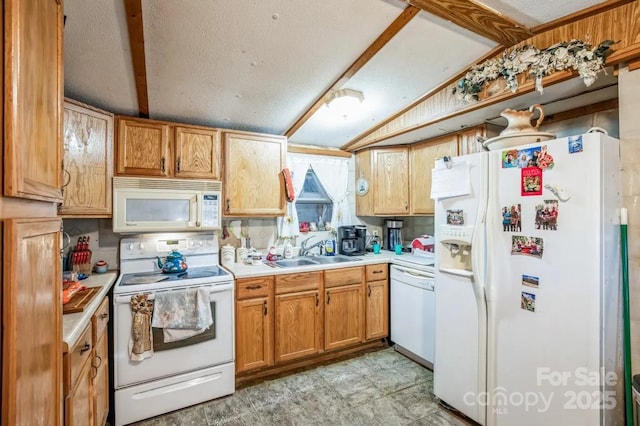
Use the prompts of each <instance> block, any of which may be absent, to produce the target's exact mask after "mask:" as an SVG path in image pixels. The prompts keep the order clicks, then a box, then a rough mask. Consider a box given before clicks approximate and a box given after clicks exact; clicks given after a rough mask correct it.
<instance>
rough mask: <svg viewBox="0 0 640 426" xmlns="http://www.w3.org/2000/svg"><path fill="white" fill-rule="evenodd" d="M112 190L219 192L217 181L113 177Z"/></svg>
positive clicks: (220, 184) (219, 186) (220, 186)
mask: <svg viewBox="0 0 640 426" xmlns="http://www.w3.org/2000/svg"><path fill="white" fill-rule="evenodd" d="M113 188H114V189H116V188H117V189H161V190H176V191H221V190H222V183H221V182H220V181H217V180H187V179H154V178H127V177H114V178H113Z"/></svg>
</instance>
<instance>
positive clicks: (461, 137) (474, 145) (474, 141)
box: [458, 125, 497, 155]
mask: <svg viewBox="0 0 640 426" xmlns="http://www.w3.org/2000/svg"><path fill="white" fill-rule="evenodd" d="M496 136H497V135H496ZM479 137H480V138H486V137H487V128H486V127H485V126H484V125H483V126H477V127H471V128H469V129H465V130H463V131H462V132H460V133H458V155H466V154H473V153H474V152H480V151H482V144H481V143H480V142H478V138H479Z"/></svg>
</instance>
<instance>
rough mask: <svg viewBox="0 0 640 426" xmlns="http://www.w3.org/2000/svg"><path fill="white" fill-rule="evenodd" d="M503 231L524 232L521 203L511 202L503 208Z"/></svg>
mask: <svg viewBox="0 0 640 426" xmlns="http://www.w3.org/2000/svg"><path fill="white" fill-rule="evenodd" d="M502 231H503V232H522V205H521V204H511V205H510V206H504V207H503V208H502Z"/></svg>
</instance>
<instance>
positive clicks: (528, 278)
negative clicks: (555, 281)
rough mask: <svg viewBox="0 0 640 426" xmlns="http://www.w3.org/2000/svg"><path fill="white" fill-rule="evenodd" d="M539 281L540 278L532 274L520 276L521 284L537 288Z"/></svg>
mask: <svg viewBox="0 0 640 426" xmlns="http://www.w3.org/2000/svg"><path fill="white" fill-rule="evenodd" d="M539 282H540V278H538V277H534V276H533V275H523V276H522V285H526V286H527V287H533V288H538V283H539Z"/></svg>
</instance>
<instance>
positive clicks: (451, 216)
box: [447, 210, 464, 225]
mask: <svg viewBox="0 0 640 426" xmlns="http://www.w3.org/2000/svg"><path fill="white" fill-rule="evenodd" d="M447 225H464V216H463V211H462V210H447Z"/></svg>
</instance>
